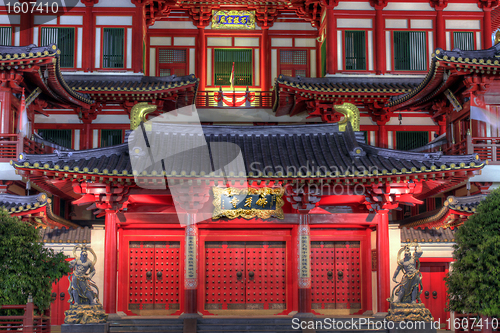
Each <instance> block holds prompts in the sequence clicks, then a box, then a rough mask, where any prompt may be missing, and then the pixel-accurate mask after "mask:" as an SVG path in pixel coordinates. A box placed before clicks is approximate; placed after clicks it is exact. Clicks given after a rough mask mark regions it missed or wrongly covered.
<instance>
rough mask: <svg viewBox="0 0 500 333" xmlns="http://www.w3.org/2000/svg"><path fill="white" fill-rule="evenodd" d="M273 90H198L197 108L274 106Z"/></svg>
mask: <svg viewBox="0 0 500 333" xmlns="http://www.w3.org/2000/svg"><path fill="white" fill-rule="evenodd" d="M273 101H274V93H273V92H272V91H248V90H247V91H221V90H218V91H198V94H197V95H196V107H197V108H237V107H238V108H272V107H273Z"/></svg>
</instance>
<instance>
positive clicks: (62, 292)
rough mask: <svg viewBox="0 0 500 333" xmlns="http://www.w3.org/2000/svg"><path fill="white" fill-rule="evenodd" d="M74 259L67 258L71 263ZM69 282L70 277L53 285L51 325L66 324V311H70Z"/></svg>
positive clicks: (63, 278) (64, 277) (61, 279)
mask: <svg viewBox="0 0 500 333" xmlns="http://www.w3.org/2000/svg"><path fill="white" fill-rule="evenodd" d="M71 260H73V258H67V259H66V261H71ZM68 289H69V280H68V276H63V277H62V278H60V279H59V281H56V282H54V283H52V303H51V304H50V323H51V325H62V324H64V311H66V310H69V306H70V304H69V303H68V300H69V294H68Z"/></svg>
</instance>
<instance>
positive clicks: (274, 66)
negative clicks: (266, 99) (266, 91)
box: [271, 49, 278, 78]
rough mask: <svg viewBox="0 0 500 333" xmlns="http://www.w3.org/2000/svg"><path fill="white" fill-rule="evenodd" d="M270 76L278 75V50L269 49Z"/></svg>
mask: <svg viewBox="0 0 500 333" xmlns="http://www.w3.org/2000/svg"><path fill="white" fill-rule="evenodd" d="M271 77H272V78H275V77H278V50H276V49H271Z"/></svg>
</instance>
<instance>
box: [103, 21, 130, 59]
mask: <svg viewBox="0 0 500 333" xmlns="http://www.w3.org/2000/svg"><path fill="white" fill-rule="evenodd" d="M102 30H103V31H102V34H103V36H102V67H103V68H123V67H125V66H124V61H123V60H124V46H125V29H124V28H103V29H102Z"/></svg>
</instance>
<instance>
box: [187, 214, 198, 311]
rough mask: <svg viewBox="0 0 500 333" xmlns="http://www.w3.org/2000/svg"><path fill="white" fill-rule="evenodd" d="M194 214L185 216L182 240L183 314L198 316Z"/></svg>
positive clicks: (196, 236) (196, 239) (196, 231)
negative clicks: (185, 221) (185, 222)
mask: <svg viewBox="0 0 500 333" xmlns="http://www.w3.org/2000/svg"><path fill="white" fill-rule="evenodd" d="M195 220H196V214H195V213H188V214H187V224H186V230H185V238H184V296H185V297H184V298H185V308H184V314H185V315H187V316H193V315H194V316H195V317H197V316H198V295H197V294H198V226H197V225H196V223H194V221H195Z"/></svg>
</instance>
